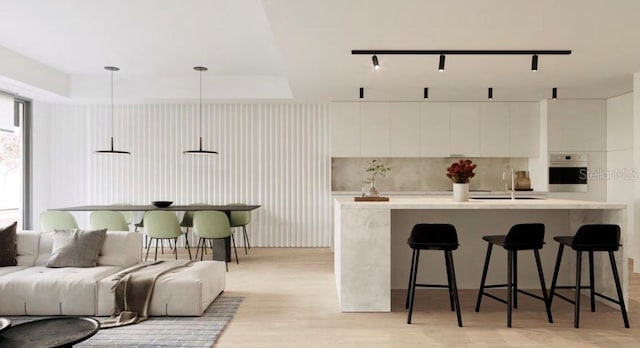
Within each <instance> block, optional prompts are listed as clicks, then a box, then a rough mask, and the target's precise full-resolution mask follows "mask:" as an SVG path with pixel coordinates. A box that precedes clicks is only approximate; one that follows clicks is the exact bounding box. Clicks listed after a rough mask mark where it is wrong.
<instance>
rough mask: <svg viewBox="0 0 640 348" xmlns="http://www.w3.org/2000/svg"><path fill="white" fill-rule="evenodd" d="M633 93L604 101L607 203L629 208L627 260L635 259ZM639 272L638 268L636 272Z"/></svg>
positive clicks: (635, 175)
mask: <svg viewBox="0 0 640 348" xmlns="http://www.w3.org/2000/svg"><path fill="white" fill-rule="evenodd" d="M632 158H633V93H628V94H624V95H621V96H618V97H615V98H611V99H608V100H607V176H608V178H607V180H606V181H607V202H615V203H625V204H630V207H631V209H629V211H628V217H627V224H628V226H629V228H628V233H627V235H626V236H625V244H626V248H627V250H628V251H629V254H628V255H629V257H631V258H633V259H636V258H637V252H638V251H637V250H638V248H637V247H636V238H635V233H634V232H633V231H634V224H633V221H634V214H633V208H632V207H633V196H634V192H633V190H634V189H633V188H634V185H635V183H634V181H635V180H636V179H637V172H636V169H635V168H634V166H633V162H632ZM637 270H640V268H637Z"/></svg>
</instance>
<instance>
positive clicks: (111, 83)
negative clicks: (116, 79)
mask: <svg viewBox="0 0 640 348" xmlns="http://www.w3.org/2000/svg"><path fill="white" fill-rule="evenodd" d="M111 142H112V143H113V70H111Z"/></svg>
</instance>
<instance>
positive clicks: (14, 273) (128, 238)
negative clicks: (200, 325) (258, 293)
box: [0, 231, 226, 316]
mask: <svg viewBox="0 0 640 348" xmlns="http://www.w3.org/2000/svg"><path fill="white" fill-rule="evenodd" d="M17 244H18V257H17V261H18V265H17V266H9V267H0V294H1V295H0V315H95V316H106V315H111V314H112V312H113V309H114V295H113V291H112V290H111V287H112V286H113V284H114V283H115V281H114V280H112V278H113V276H114V275H115V274H117V273H118V272H120V271H122V270H126V269H127V268H129V267H131V266H134V265H136V264H137V263H139V262H140V261H141V258H142V240H141V235H140V234H139V233H135V232H111V231H110V232H107V238H106V240H105V243H104V245H103V247H102V250H101V251H100V257H99V259H98V266H96V267H89V268H76V267H65V268H48V267H45V264H46V263H47V260H48V259H49V256H50V255H51V249H52V246H53V234H52V233H40V232H34V231H19V232H18V234H17ZM225 274H226V271H225V264H224V262H222V261H203V262H194V263H192V264H191V265H190V266H189V267H187V268H183V269H179V270H176V271H174V272H171V273H168V274H165V275H162V276H161V277H160V278H159V279H158V281H157V282H156V286H155V289H154V294H153V297H152V300H151V304H150V315H156V316H159V315H169V316H198V315H202V313H203V312H204V311H205V310H206V309H207V307H208V306H209V304H211V302H213V300H215V298H216V297H217V296H218V295H219V294H220V293H221V292H222V291H224V287H225Z"/></svg>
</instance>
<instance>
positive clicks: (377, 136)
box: [360, 102, 390, 157]
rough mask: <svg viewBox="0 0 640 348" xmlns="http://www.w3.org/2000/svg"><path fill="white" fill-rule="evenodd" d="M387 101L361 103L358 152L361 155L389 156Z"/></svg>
mask: <svg viewBox="0 0 640 348" xmlns="http://www.w3.org/2000/svg"><path fill="white" fill-rule="evenodd" d="M389 119H390V115H389V103H382V102H368V103H362V115H361V118H360V153H361V154H362V156H363V157H382V156H384V157H389V135H390V130H389Z"/></svg>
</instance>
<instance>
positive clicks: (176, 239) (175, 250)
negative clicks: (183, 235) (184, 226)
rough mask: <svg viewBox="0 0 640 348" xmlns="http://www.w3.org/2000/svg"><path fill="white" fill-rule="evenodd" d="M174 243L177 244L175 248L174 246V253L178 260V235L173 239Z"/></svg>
mask: <svg viewBox="0 0 640 348" xmlns="http://www.w3.org/2000/svg"><path fill="white" fill-rule="evenodd" d="M169 241H171V239H169ZM169 245H171V242H169ZM173 245H175V248H173V254H174V255H175V256H176V260H177V259H178V237H176V238H175V239H174V240H173Z"/></svg>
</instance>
